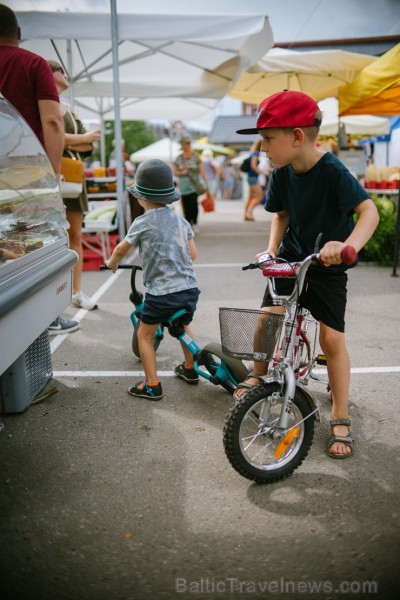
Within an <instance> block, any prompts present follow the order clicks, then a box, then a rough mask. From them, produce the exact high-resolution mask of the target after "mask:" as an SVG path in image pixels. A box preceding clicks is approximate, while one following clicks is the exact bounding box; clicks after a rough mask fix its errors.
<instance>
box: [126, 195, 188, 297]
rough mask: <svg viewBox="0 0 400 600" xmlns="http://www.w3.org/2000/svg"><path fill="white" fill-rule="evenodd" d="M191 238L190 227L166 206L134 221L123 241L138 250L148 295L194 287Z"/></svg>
mask: <svg viewBox="0 0 400 600" xmlns="http://www.w3.org/2000/svg"><path fill="white" fill-rule="evenodd" d="M193 237H194V233H193V230H192V228H191V227H190V225H189V223H188V222H187V221H186V220H185V219H183V218H182V217H181V216H180V215H178V214H177V213H176V212H174V211H173V210H171V209H170V208H169V207H167V206H166V207H162V208H154V209H151V210H148V211H146V212H145V213H144V214H143V215H141V216H140V217H137V218H136V219H135V220H134V222H133V223H132V225H131V226H130V228H129V231H128V233H127V234H126V237H125V239H126V241H127V242H128V243H129V244H130V245H131V246H137V247H138V248H139V252H140V259H141V263H142V268H143V283H144V285H145V286H146V288H147V291H148V293H149V294H152V295H154V296H163V295H165V294H172V293H173V292H181V291H183V290H189V289H191V288H195V287H197V280H196V275H195V272H194V269H193V263H192V258H191V256H190V252H189V246H188V240H190V239H192V238H193Z"/></svg>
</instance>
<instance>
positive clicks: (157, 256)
mask: <svg viewBox="0 0 400 600" xmlns="http://www.w3.org/2000/svg"><path fill="white" fill-rule="evenodd" d="M130 191H131V193H132V194H134V195H135V196H136V198H137V199H138V200H139V202H140V204H141V205H142V206H143V208H144V209H145V213H144V214H143V215H141V216H140V217H137V218H136V219H135V221H134V222H133V223H132V225H131V227H130V228H129V231H128V233H127V235H126V237H125V239H124V240H123V241H122V242H120V243H119V244H118V245H117V246H116V247H115V249H114V251H113V253H112V255H111V258H110V259H109V260H106V265H107V267H108V268H109V269H111V270H112V271H114V272H115V271H116V270H117V268H118V264H119V263H120V262H121V260H122V259H123V258H124V257H125V256H126V255H127V254H128V252H129V251H130V250H131V248H132V246H134V247H137V248H139V252H140V260H141V263H142V267H143V282H144V285H145V286H146V288H147V292H146V295H145V299H144V306H143V310H142V313H141V315H140V325H139V329H138V341H139V350H140V357H141V360H142V363H143V369H144V372H145V375H146V379H145V381H140V382H138V383H136V384H135V385H133V386H132V387H130V388H129V389H128V393H129V394H130V395H131V396H136V397H137V398H146V399H148V400H161V399H162V397H163V391H162V387H161V383H160V381H159V380H158V377H157V364H156V353H155V350H154V346H153V340H154V334H155V332H156V330H157V328H158V327H159V325H160V324H161V323H163V322H164V321H167V320H168V319H169V317H171V316H172V314H173V313H174V312H175V311H177V310H180V309H183V308H184V309H186V310H187V311H188V312H187V314H186V315H185V319H186V320H185V331H187V332H188V333H189V335H191V332H190V329H189V327H188V325H189V323H190V322H191V321H192V318H193V314H194V312H195V310H196V305H197V301H198V298H199V294H200V290H199V289H198V287H197V280H196V275H195V272H194V269H193V262H192V261H193V260H195V258H196V257H197V250H196V245H195V243H194V239H193V237H194V233H193V230H192V228H191V227H190V225H189V224H188V222H187V221H186V220H185V219H183V218H182V217H181V216H180V215H178V213H177V212H175V211H174V210H171V209H170V208H169V207H168V206H167V205H168V204H171V203H172V202H175V201H176V200H179V198H180V192H179V190H177V189H176V188H175V186H174V180H173V174H172V170H171V167H170V166H169V165H167V163H165V162H164V161H162V160H159V159H151V160H145V161H144V162H142V163H141V164H140V166H139V167H138V170H137V172H136V179H135V183H134V184H133V186H132V187H131V188H130ZM181 345H182V351H183V355H184V358H185V360H184V362H183V363H182V364H181V365H178V366H177V367H176V368H175V374H176V375H177V376H178V377H180V378H181V379H183V380H184V381H186V382H187V383H191V384H193V383H198V381H199V376H198V374H197V373H196V371H195V370H194V365H193V356H192V354H191V353H190V352H189V350H188V349H187V348H186V347H185V346H184V345H183V344H181Z"/></svg>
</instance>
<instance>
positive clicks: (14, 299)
mask: <svg viewBox="0 0 400 600" xmlns="http://www.w3.org/2000/svg"><path fill="white" fill-rule="evenodd" d="M76 262H77V255H76V253H75V252H72V251H70V250H69V249H68V239H67V223H66V218H65V210H64V206H63V202H62V198H61V195H60V190H59V187H58V184H57V182H56V180H55V178H54V172H53V169H52V167H51V164H50V162H49V159H48V158H47V155H46V153H45V151H44V149H43V147H42V146H41V144H40V143H39V141H38V139H37V138H36V136H35V135H34V133H33V132H32V130H31V129H30V128H29V126H28V125H27V123H26V122H25V121H24V120H23V119H22V117H21V116H20V115H19V114H18V113H17V111H16V110H15V109H14V108H13V107H12V106H11V104H10V103H9V102H7V100H6V99H5V98H4V97H3V96H1V94H0V339H1V352H0V412H4V413H9V412H21V411H23V410H25V409H26V408H27V407H28V406H29V404H30V403H31V401H32V400H33V398H34V397H35V396H36V395H37V394H38V393H39V392H40V390H41V389H42V388H43V387H44V386H45V384H46V383H47V381H48V380H49V378H50V377H51V376H52V368H51V355H50V345H49V340H48V332H47V328H48V326H49V325H50V323H51V322H52V321H53V320H54V319H55V318H56V317H58V316H59V315H60V314H61V313H62V312H63V310H64V309H65V308H66V307H67V306H68V305H69V304H70V302H71V278H72V267H73V266H74V265H75V264H76Z"/></svg>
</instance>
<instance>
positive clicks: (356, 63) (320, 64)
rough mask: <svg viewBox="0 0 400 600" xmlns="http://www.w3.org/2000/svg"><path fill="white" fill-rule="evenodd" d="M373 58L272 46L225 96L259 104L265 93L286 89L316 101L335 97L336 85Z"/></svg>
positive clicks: (268, 94)
mask: <svg viewBox="0 0 400 600" xmlns="http://www.w3.org/2000/svg"><path fill="white" fill-rule="evenodd" d="M376 60H377V59H376V58H375V57H374V56H368V55H366V54H358V53H356V52H346V51H345V50H325V51H311V52H297V51H295V50H286V49H285V48H272V49H271V50H269V51H268V52H267V54H265V56H264V57H263V58H262V59H261V60H259V61H258V63H256V64H255V65H254V67H252V68H251V69H249V70H248V71H247V72H246V73H242V74H241V76H240V77H239V80H238V81H237V83H236V84H235V86H234V87H233V88H232V90H231V91H230V92H229V96H231V97H232V98H237V99H239V100H242V102H248V103H250V104H259V103H260V102H261V100H263V99H264V98H266V97H267V96H270V95H271V94H275V93H276V92H281V91H282V90H284V89H287V90H295V91H299V92H305V93H306V94H309V95H310V96H311V97H312V98H314V100H316V101H317V102H318V101H319V100H322V99H324V98H328V97H330V96H337V93H338V90H339V89H340V86H342V85H345V84H346V83H349V82H350V81H353V79H354V78H355V77H356V75H358V74H359V73H360V71H361V70H362V69H364V67H366V66H367V65H369V64H370V63H372V62H373V61H376Z"/></svg>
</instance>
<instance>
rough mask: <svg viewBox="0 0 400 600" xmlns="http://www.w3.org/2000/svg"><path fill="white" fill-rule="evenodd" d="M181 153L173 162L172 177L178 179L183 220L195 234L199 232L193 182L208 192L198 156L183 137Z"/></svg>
mask: <svg viewBox="0 0 400 600" xmlns="http://www.w3.org/2000/svg"><path fill="white" fill-rule="evenodd" d="M180 144H181V148H182V152H181V154H179V155H178V157H177V158H176V160H175V162H174V175H176V176H177V177H179V189H180V192H181V195H182V208H183V215H184V217H185V219H186V220H187V221H188V222H189V223H190V225H191V226H192V227H193V231H194V232H195V233H198V232H199V228H198V225H197V220H198V217H199V203H198V195H199V193H198V191H197V190H196V185H195V183H194V182H195V181H196V180H197V181H199V180H200V176H201V178H202V180H203V182H204V186H205V190H206V191H207V192H208V183H207V176H206V173H205V171H204V167H203V165H202V163H201V160H200V158H199V156H198V155H197V154H196V152H194V151H193V149H192V145H191V139H190V138H189V137H183V138H181V140H180Z"/></svg>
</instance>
